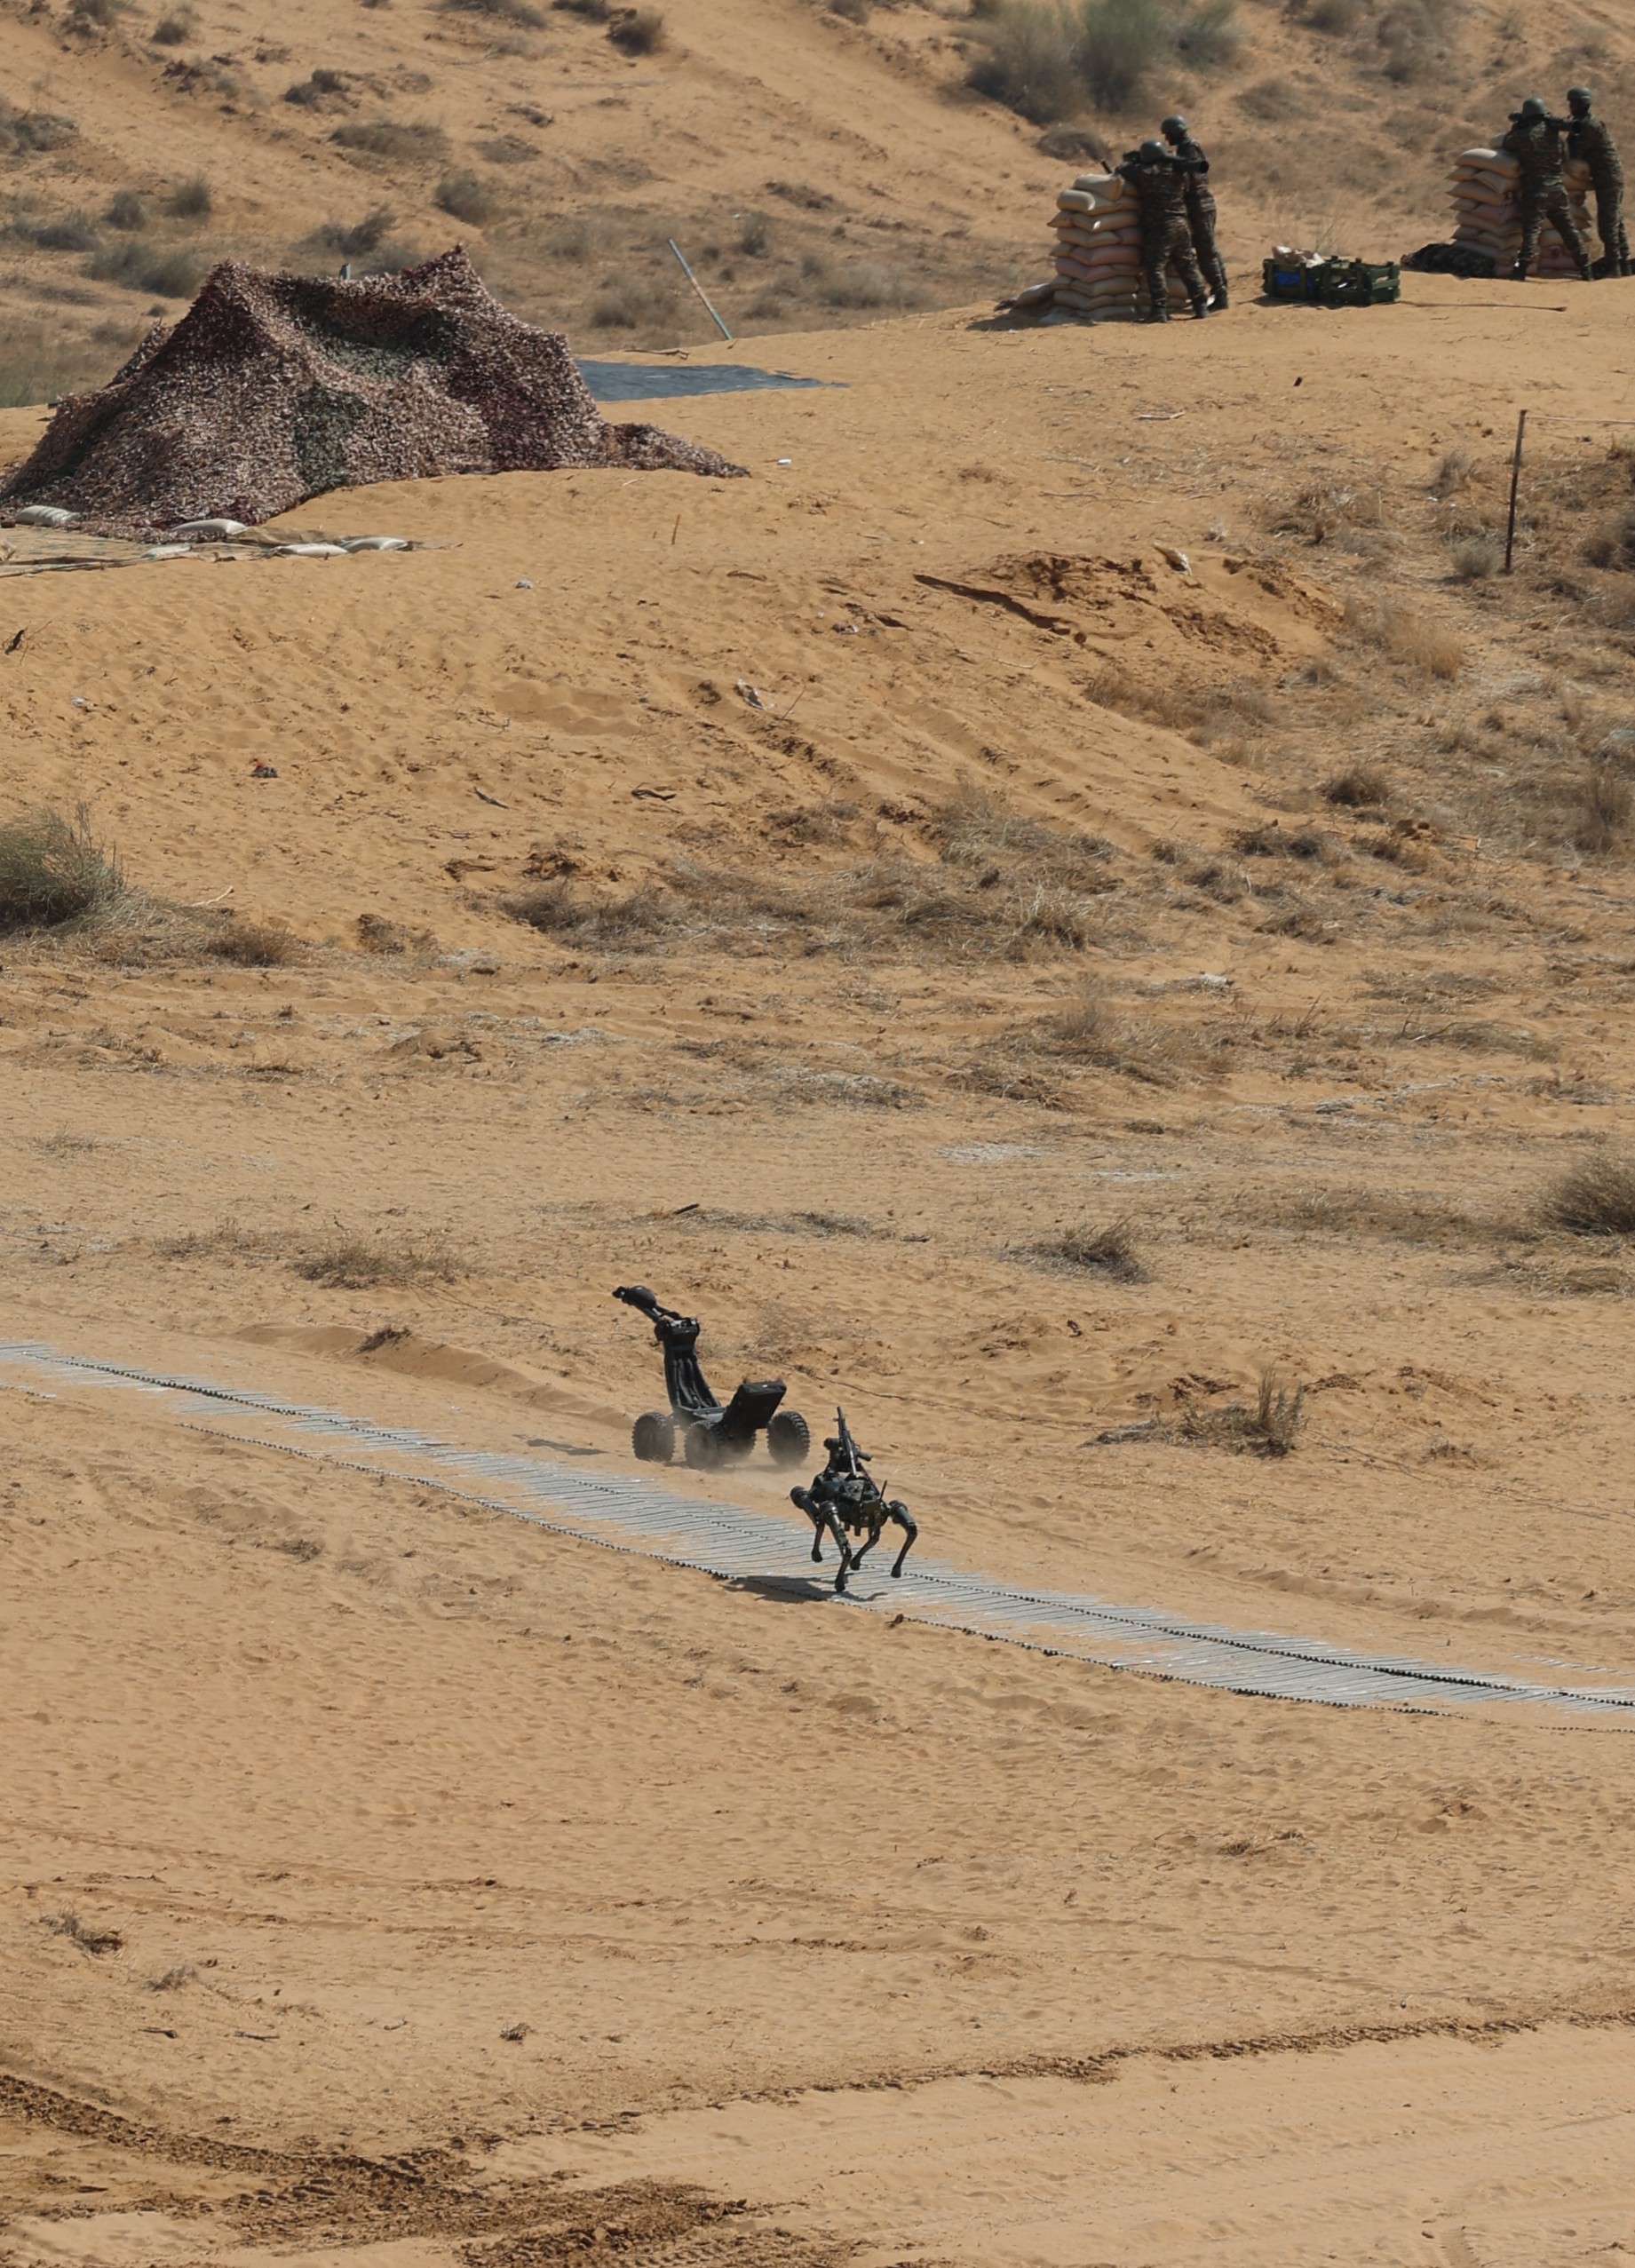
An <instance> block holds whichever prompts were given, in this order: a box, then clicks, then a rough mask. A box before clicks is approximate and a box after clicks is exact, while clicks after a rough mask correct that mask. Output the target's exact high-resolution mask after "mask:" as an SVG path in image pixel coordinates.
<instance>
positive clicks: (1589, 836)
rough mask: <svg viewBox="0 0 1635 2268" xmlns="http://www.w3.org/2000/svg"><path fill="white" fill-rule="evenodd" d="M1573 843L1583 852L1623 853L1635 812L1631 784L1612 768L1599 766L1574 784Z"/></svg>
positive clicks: (1634, 800)
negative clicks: (1619, 851)
mask: <svg viewBox="0 0 1635 2268" xmlns="http://www.w3.org/2000/svg"><path fill="white" fill-rule="evenodd" d="M1571 808H1572V814H1573V822H1574V823H1573V829H1572V840H1573V843H1574V845H1575V847H1576V848H1577V849H1579V850H1581V851H1589V852H1599V853H1601V854H1603V855H1604V854H1605V853H1606V852H1609V851H1616V850H1620V849H1622V847H1623V844H1624V843H1625V841H1626V840H1627V839H1628V836H1629V831H1630V815H1631V808H1635V797H1631V789H1630V783H1629V781H1627V780H1626V779H1624V777H1623V774H1622V773H1619V772H1616V771H1615V770H1614V769H1613V767H1612V766H1611V765H1607V764H1600V765H1595V766H1594V767H1593V768H1592V769H1591V770H1590V771H1589V772H1586V773H1584V774H1583V778H1582V779H1581V780H1579V781H1577V782H1576V784H1575V794H1574V796H1573V798H1572V806H1571Z"/></svg>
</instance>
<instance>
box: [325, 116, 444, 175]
mask: <svg viewBox="0 0 1635 2268" xmlns="http://www.w3.org/2000/svg"><path fill="white" fill-rule="evenodd" d="M329 139H330V140H331V141H332V142H335V143H337V145H338V146H339V147H340V148H342V149H349V150H359V151H361V152H362V153H364V154H365V155H368V156H369V157H390V158H396V159H398V160H400V161H409V162H412V161H414V160H416V159H419V160H421V161H422V162H424V163H426V164H428V165H429V164H433V163H436V162H437V161H438V160H440V159H441V158H444V157H446V156H447V155H448V136H447V134H445V133H444V131H443V130H442V128H441V127H440V126H433V125H432V124H431V123H429V122H427V121H426V120H425V119H405V118H369V119H360V120H359V121H358V122H357V123H355V124H353V125H348V126H337V128H336V129H335V131H334V132H333V133H332V134H331V135H330V136H329Z"/></svg>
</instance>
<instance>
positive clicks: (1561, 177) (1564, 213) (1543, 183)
mask: <svg viewBox="0 0 1635 2268" xmlns="http://www.w3.org/2000/svg"><path fill="white" fill-rule="evenodd" d="M1571 124H1572V121H1571V120H1570V119H1569V118H1552V116H1551V115H1550V113H1549V112H1548V111H1547V110H1546V109H1545V107H1544V104H1543V103H1542V102H1541V101H1540V100H1539V99H1538V97H1537V96H1536V94H1530V95H1529V96H1528V99H1527V100H1526V101H1525V102H1524V103H1523V104H1522V106H1521V107H1520V110H1518V111H1515V112H1514V113H1513V114H1512V118H1511V127H1510V131H1509V133H1508V134H1506V135H1505V137H1504V140H1503V141H1502V142H1501V143H1500V144H1499V147H1500V148H1501V149H1502V150H1508V151H1509V153H1510V155H1512V157H1513V158H1514V159H1515V160H1516V161H1517V163H1518V164H1519V165H1520V168H1521V182H1520V187H1521V250H1520V252H1518V253H1517V255H1516V266H1515V269H1514V271H1513V278H1512V280H1513V281H1514V282H1517V283H1525V282H1527V274H1528V269H1529V268H1530V267H1531V266H1532V265H1533V256H1534V254H1535V253H1536V251H1537V250H1538V238H1539V232H1540V230H1541V229H1542V228H1543V226H1544V223H1545V221H1546V220H1547V221H1548V222H1549V223H1550V226H1552V228H1553V229H1554V230H1555V233H1556V234H1557V235H1558V236H1559V237H1560V239H1561V242H1563V243H1564V244H1565V245H1566V247H1567V249H1568V251H1569V252H1570V253H1571V254H1572V256H1573V261H1574V265H1575V266H1576V268H1577V270H1578V273H1579V274H1580V275H1581V276H1582V277H1583V280H1584V282H1586V283H1591V282H1594V280H1595V271H1594V269H1593V268H1591V266H1590V255H1589V252H1588V250H1586V248H1585V245H1584V241H1583V237H1582V236H1581V235H1580V234H1578V230H1577V227H1576V226H1575V223H1574V220H1573V209H1572V207H1571V205H1570V204H1569V203H1568V198H1567V177H1566V174H1565V173H1564V172H1563V170H1562V167H1563V164H1564V163H1565V158H1566V153H1565V151H1564V150H1563V147H1562V137H1563V135H1565V134H1566V133H1567V132H1568V130H1569V129H1570V127H1571Z"/></svg>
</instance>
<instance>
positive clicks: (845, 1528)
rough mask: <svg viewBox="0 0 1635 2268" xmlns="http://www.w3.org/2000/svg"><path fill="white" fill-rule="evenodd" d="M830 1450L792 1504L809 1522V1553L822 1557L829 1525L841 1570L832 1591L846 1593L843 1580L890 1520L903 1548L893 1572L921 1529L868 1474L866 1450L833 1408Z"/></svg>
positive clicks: (895, 1572) (904, 1507) (840, 1412)
mask: <svg viewBox="0 0 1635 2268" xmlns="http://www.w3.org/2000/svg"><path fill="white" fill-rule="evenodd" d="M823 1447H825V1448H826V1449H827V1450H828V1451H829V1463H827V1464H826V1465H825V1466H824V1468H823V1470H822V1471H821V1472H819V1473H814V1475H813V1479H812V1486H811V1487H809V1488H791V1489H790V1503H791V1504H793V1505H795V1506H796V1507H797V1508H798V1510H799V1511H803V1512H805V1514H806V1518H807V1519H809V1520H810V1521H811V1523H812V1556H813V1558H814V1559H817V1560H821V1558H822V1557H823V1533H824V1530H825V1529H827V1530H828V1532H829V1534H830V1535H832V1536H833V1537H834V1539H835V1542H836V1543H837V1546H838V1547H839V1551H840V1568H839V1572H838V1574H837V1575H836V1577H835V1589H836V1590H838V1591H844V1590H845V1586H846V1579H847V1577H848V1576H849V1575H851V1574H853V1573H855V1571H856V1570H857V1569H858V1568H859V1567H861V1566H862V1564H863V1561H864V1559H865V1558H867V1557H868V1555H869V1552H870V1551H872V1550H874V1547H875V1545H876V1544H877V1542H879V1541H880V1531H881V1529H882V1528H883V1527H885V1524H886V1522H887V1521H888V1520H889V1521H890V1522H891V1523H892V1524H893V1527H900V1528H901V1530H902V1549H901V1551H900V1552H899V1553H898V1554H897V1558H896V1561H895V1563H894V1565H893V1568H892V1573H893V1575H900V1574H901V1573H902V1563H903V1561H904V1560H905V1559H906V1558H908V1556H909V1550H910V1549H911V1548H912V1546H913V1543H914V1540H915V1538H916V1536H917V1535H918V1534H919V1529H918V1528H917V1527H916V1525H915V1523H914V1519H913V1518H912V1516H911V1514H910V1513H909V1508H908V1506H907V1505H906V1504H902V1503H898V1502H897V1501H896V1499H895V1498H888V1497H887V1495H886V1494H885V1489H884V1488H883V1487H881V1486H880V1483H879V1482H878V1481H877V1480H876V1479H875V1478H874V1476H873V1475H872V1473H869V1472H866V1471H864V1470H863V1468H864V1467H865V1465H867V1464H868V1463H869V1455H868V1452H867V1451H866V1450H864V1449H860V1448H859V1447H858V1446H857V1443H856V1441H855V1439H853V1434H852V1429H851V1427H850V1426H849V1425H848V1424H847V1423H846V1422H845V1410H843V1409H837V1410H836V1412H835V1430H834V1431H833V1432H832V1433H831V1434H830V1435H829V1438H828V1439H827V1440H826V1441H825V1442H824V1444H823ZM853 1535H861V1536H862V1537H863V1538H864V1541H863V1542H862V1543H861V1544H860V1545H859V1546H858V1547H857V1548H856V1550H853V1546H852V1543H851V1542H850V1537H851V1536H853Z"/></svg>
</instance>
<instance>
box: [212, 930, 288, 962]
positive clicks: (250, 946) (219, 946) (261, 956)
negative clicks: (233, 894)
mask: <svg viewBox="0 0 1635 2268" xmlns="http://www.w3.org/2000/svg"><path fill="white" fill-rule="evenodd" d="M209 950H210V955H211V957H212V958H213V959H215V960H218V961H231V962H232V963H233V964H234V966H235V967H238V968H241V969H287V968H289V967H290V965H291V964H292V963H294V962H297V961H299V960H301V959H303V958H304V957H305V956H306V945H305V943H304V942H303V940H301V939H300V938H298V937H297V936H296V935H295V933H294V932H293V931H290V930H287V929H283V928H281V927H280V926H279V925H278V924H276V923H274V922H246V921H238V920H234V921H231V922H229V923H228V924H227V926H226V929H224V930H223V931H222V932H221V934H220V935H219V936H218V937H216V938H212V939H211V940H210V947H209Z"/></svg>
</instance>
